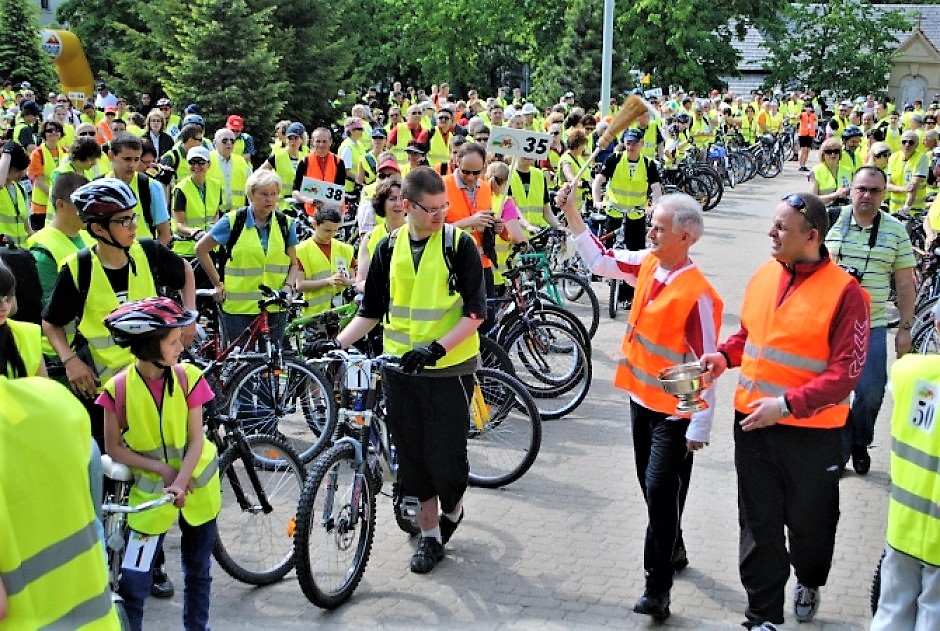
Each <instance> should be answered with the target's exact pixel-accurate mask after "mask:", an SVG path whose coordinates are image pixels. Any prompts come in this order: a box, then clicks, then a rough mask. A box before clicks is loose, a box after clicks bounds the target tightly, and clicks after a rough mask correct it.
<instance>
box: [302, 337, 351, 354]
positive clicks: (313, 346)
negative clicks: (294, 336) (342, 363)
mask: <svg viewBox="0 0 940 631" xmlns="http://www.w3.org/2000/svg"><path fill="white" fill-rule="evenodd" d="M340 348H342V347H341V346H340V345H339V342H337V341H336V338H333V337H325V338H322V339H319V340H314V341H313V342H311V343H310V344H308V345H307V348H306V349H305V350H306V351H307V353H306V354H307V355H310V356H313V357H323V356H324V355H326V354H327V353H328V352H330V351H337V350H339V349H340Z"/></svg>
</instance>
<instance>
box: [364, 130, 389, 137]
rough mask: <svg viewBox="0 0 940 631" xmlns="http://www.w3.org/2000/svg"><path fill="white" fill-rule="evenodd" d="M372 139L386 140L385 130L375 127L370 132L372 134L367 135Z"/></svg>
mask: <svg viewBox="0 0 940 631" xmlns="http://www.w3.org/2000/svg"><path fill="white" fill-rule="evenodd" d="M369 135H370V136H372V137H373V138H388V134H387V133H385V130H384V129H383V128H381V127H376V128H374V129H373V130H372V133H371V134H369Z"/></svg>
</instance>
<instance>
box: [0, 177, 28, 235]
mask: <svg viewBox="0 0 940 631" xmlns="http://www.w3.org/2000/svg"><path fill="white" fill-rule="evenodd" d="M28 217H29V203H28V202H27V201H26V192H25V191H24V190H23V187H22V186H20V184H19V182H11V183H9V184H7V185H6V186H4V187H3V188H2V190H0V234H5V235H7V236H8V237H10V238H11V239H12V240H13V244H14V245H15V246H16V247H18V248H21V247H23V246H24V245H25V244H26V239H27V237H28V236H29V235H28V233H27V231H26V222H27V221H28Z"/></svg>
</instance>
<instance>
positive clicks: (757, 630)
mask: <svg viewBox="0 0 940 631" xmlns="http://www.w3.org/2000/svg"><path fill="white" fill-rule="evenodd" d="M749 628H750V630H751V631H777V630H778V629H779V628H780V627H778V626H777V625H775V624H774V623H773V622H771V621H770V620H765V621H763V622H761V623H760V624H755V625H753V626H752V627H749Z"/></svg>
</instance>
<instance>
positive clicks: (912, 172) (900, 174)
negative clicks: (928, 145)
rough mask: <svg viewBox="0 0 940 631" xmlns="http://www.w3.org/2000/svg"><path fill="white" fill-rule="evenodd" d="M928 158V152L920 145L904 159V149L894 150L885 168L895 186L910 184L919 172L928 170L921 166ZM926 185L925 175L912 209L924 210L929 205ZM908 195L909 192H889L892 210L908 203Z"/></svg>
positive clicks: (896, 209)
mask: <svg viewBox="0 0 940 631" xmlns="http://www.w3.org/2000/svg"><path fill="white" fill-rule="evenodd" d="M926 160H927V156H926V154H924V152H923V151H922V150H921V149H920V148H919V147H918V149H917V150H916V151H915V152H914V153H913V155H911V157H910V158H908V159H907V160H905V159H904V153H903V152H902V151H896V152H894V153H893V154H891V157H890V158H889V159H888V168H887V169H885V170H886V171H887V172H888V179H889V181H890V182H891V183H892V184H894V185H895V186H904V187H906V186H908V185H909V184H910V183H911V181H912V180H913V179H914V177H915V176H916V175H917V174H918V172H920V173H925V172H927V169H926V168H922V167H921V163H922V162H925V161H926ZM926 185H927V178H926V177H924V178H922V181H921V185H920V186H919V187H918V188H917V192H916V193H915V194H914V202H913V203H912V204H911V209H912V210H923V209H924V207H925V206H926V205H927V189H926ZM907 195H908V194H907V193H895V192H893V191H892V192H891V193H889V201H890V207H891V212H897V211H899V210H901V207H902V206H904V204H905V203H907Z"/></svg>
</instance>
